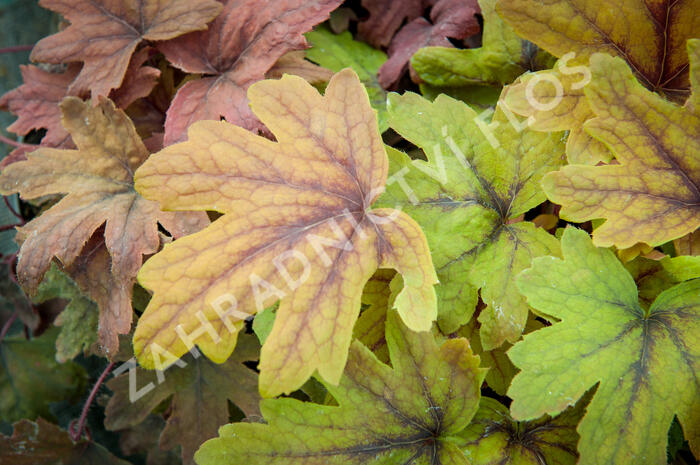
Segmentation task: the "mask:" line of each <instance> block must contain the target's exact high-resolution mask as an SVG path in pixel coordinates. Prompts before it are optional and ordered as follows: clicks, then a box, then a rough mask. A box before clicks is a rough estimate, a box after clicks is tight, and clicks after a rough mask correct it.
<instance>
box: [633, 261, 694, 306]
mask: <svg viewBox="0 0 700 465" xmlns="http://www.w3.org/2000/svg"><path fill="white" fill-rule="evenodd" d="M625 268H626V269H627V271H628V272H629V273H630V274H631V275H632V277H633V278H634V281H635V282H636V284H637V289H638V291H639V303H640V304H641V306H642V307H643V308H645V309H648V308H649V306H650V305H651V304H652V302H654V300H655V299H656V297H657V296H658V295H659V294H661V293H662V292H663V291H665V290H666V289H668V288H670V287H673V286H674V285H676V284H678V283H680V282H683V281H688V280H691V279H695V278H700V256H696V257H691V256H680V257H673V258H670V257H666V258H663V259H661V260H650V259H648V258H643V257H637V258H636V259H634V260H632V261H631V262H628V263H625Z"/></svg>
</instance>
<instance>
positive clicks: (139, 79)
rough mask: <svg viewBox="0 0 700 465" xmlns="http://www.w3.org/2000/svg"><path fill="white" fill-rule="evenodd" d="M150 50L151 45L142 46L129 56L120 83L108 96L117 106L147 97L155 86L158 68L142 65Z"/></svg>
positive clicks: (121, 106)
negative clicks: (129, 58)
mask: <svg viewBox="0 0 700 465" xmlns="http://www.w3.org/2000/svg"><path fill="white" fill-rule="evenodd" d="M152 50H153V49H152V48H151V47H144V48H142V49H141V50H139V51H138V52H136V53H135V54H134V56H133V57H131V61H130V62H129V67H128V68H127V69H126V74H125V75H124V81H123V82H122V85H121V86H120V87H119V89H115V90H113V91H112V92H111V93H110V96H109V98H110V99H111V100H112V101H113V102H114V103H115V105H117V107H119V108H126V107H128V106H129V105H131V104H132V103H133V102H135V101H136V100H138V99H140V98H142V97H147V96H148V94H150V93H151V91H152V90H153V88H154V87H155V86H156V83H157V82H158V78H159V77H160V70H158V69H156V68H154V67H152V66H143V64H144V63H145V62H146V60H148V57H149V55H150V54H151V51H152Z"/></svg>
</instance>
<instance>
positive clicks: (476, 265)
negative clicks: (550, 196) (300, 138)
mask: <svg viewBox="0 0 700 465" xmlns="http://www.w3.org/2000/svg"><path fill="white" fill-rule="evenodd" d="M389 120H390V124H391V127H392V128H394V129H395V130H396V131H397V132H398V133H399V134H400V135H401V136H403V137H404V138H405V139H407V140H408V141H410V142H412V143H413V144H415V145H417V146H418V147H420V148H422V149H423V151H424V152H425V154H426V156H427V159H428V161H427V162H426V161H423V160H410V159H409V158H408V157H407V156H405V155H404V154H402V153H400V152H398V151H396V150H393V149H391V150H387V152H388V154H389V160H390V168H389V169H390V177H389V180H388V183H387V191H386V192H385V194H384V195H383V196H382V197H381V198H380V200H379V203H381V204H382V205H384V206H391V207H394V208H400V209H402V210H403V211H405V212H406V213H408V214H409V215H410V216H411V217H413V218H414V219H415V220H416V221H417V222H418V223H419V224H420V226H421V227H422V228H423V231H424V232H425V234H426V237H427V239H428V244H429V245H430V250H431V253H432V256H433V264H434V265H435V269H436V271H437V274H438V279H439V280H440V283H441V284H440V285H438V286H437V288H436V290H437V292H438V299H439V304H438V322H439V325H440V329H441V330H442V331H443V333H445V334H449V333H452V332H454V331H456V330H457V329H458V328H459V327H460V326H461V325H463V324H465V323H466V322H467V321H469V319H470V318H471V316H472V314H473V313H474V309H475V307H476V302H477V290H478V289H481V297H482V300H483V301H484V302H485V303H486V304H487V307H486V309H484V311H482V312H481V314H480V316H479V321H480V322H481V325H482V328H481V340H482V343H483V346H484V349H485V350H491V349H493V348H495V347H498V346H500V345H501V344H502V343H504V342H506V341H509V342H514V341H516V340H517V339H518V338H519V337H520V334H521V332H522V330H523V327H524V326H525V322H526V320H527V314H528V308H527V305H526V304H525V300H524V299H523V297H522V296H520V294H519V293H518V290H517V289H516V288H515V285H514V280H515V276H516V275H517V274H518V273H519V272H520V271H521V270H523V269H525V268H527V267H528V266H529V265H530V261H531V259H532V258H533V257H537V256H540V255H555V254H557V253H558V248H559V245H558V241H557V240H556V239H555V238H554V237H553V236H551V235H549V234H548V233H547V231H545V230H543V229H538V228H536V227H535V225H534V224H533V223H530V222H517V223H512V224H511V223H509V220H512V219H514V218H517V217H518V216H520V215H522V214H523V213H525V212H526V211H528V210H529V209H531V208H533V207H535V206H537V205H538V204H540V203H541V202H542V201H543V200H544V199H545V197H544V194H543V193H542V191H541V189H540V187H539V180H540V179H541V178H542V176H543V175H544V174H545V173H547V172H548V171H551V170H553V169H556V168H557V167H558V166H559V165H561V163H562V157H563V153H564V144H563V142H562V133H549V134H547V133H541V132H533V131H530V130H529V129H526V128H525V129H522V130H520V131H519V130H518V129H516V127H514V126H513V125H511V124H510V123H509V122H508V119H507V117H506V115H505V114H504V113H503V112H502V111H501V110H500V108H499V109H497V110H496V112H495V113H494V115H493V119H492V121H491V123H490V126H488V127H487V124H488V123H487V122H485V121H483V120H482V119H480V118H479V116H478V115H477V113H476V112H475V111H474V110H472V109H471V108H470V107H468V106H467V105H465V104H464V103H462V102H459V101H457V100H454V99H452V98H450V97H447V96H445V95H441V96H439V97H438V98H436V99H435V101H434V102H432V103H431V102H428V101H427V100H425V99H423V98H421V97H420V96H418V95H416V94H413V93H406V94H404V95H402V96H399V95H396V94H391V95H390V96H389Z"/></svg>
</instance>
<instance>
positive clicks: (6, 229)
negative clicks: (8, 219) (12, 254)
mask: <svg viewBox="0 0 700 465" xmlns="http://www.w3.org/2000/svg"><path fill="white" fill-rule="evenodd" d="M17 226H22V225H21V224H20V223H16V224H6V225H4V226H0V232H3V231H9V230H10V229H14V228H16V227H17Z"/></svg>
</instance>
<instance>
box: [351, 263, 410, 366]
mask: <svg viewBox="0 0 700 465" xmlns="http://www.w3.org/2000/svg"><path fill="white" fill-rule="evenodd" d="M395 279H396V280H397V281H396V282H394V286H393V287H394V289H392V282H393V281H394V280H395ZM399 281H401V275H397V273H396V272H395V271H394V270H377V271H376V272H375V273H374V276H372V278H370V280H369V281H367V284H365V288H364V290H363V291H362V303H363V304H364V305H366V308H365V309H364V310H362V313H361V314H360V317H359V318H358V319H357V322H356V323H355V327H354V328H353V330H352V335H353V337H354V338H355V339H357V340H359V341H360V342H361V343H363V344H364V345H365V346H367V347H368V348H369V350H371V351H372V352H374V355H376V356H377V358H378V359H379V360H380V361H382V362H384V363H389V349H388V347H387V345H386V338H385V337H384V334H385V333H386V314H387V311H388V310H389V308H392V307H393V301H394V298H395V297H396V294H398V291H400V290H401V289H402V288H403V284H402V283H400V282H399Z"/></svg>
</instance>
